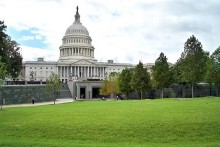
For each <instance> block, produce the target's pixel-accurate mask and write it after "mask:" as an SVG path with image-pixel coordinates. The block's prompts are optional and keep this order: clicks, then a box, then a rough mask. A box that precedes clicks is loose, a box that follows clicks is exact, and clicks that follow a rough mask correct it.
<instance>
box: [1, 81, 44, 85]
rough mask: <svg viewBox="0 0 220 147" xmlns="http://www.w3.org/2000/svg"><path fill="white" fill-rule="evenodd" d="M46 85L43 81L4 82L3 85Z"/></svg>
mask: <svg viewBox="0 0 220 147" xmlns="http://www.w3.org/2000/svg"><path fill="white" fill-rule="evenodd" d="M28 84H46V82H43V81H4V85H28Z"/></svg>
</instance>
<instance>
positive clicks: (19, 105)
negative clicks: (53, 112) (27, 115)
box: [2, 98, 74, 108]
mask: <svg viewBox="0 0 220 147" xmlns="http://www.w3.org/2000/svg"><path fill="white" fill-rule="evenodd" d="M73 101H74V100H73V98H63V99H57V100H56V104H63V103H69V102H73ZM52 104H54V102H53V101H50V102H39V103H35V104H13V105H3V106H2V108H10V107H29V106H42V105H52Z"/></svg>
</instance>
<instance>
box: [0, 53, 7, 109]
mask: <svg viewBox="0 0 220 147" xmlns="http://www.w3.org/2000/svg"><path fill="white" fill-rule="evenodd" d="M6 75H7V71H6V66H5V64H4V63H3V62H1V56H0V105H1V109H2V99H1V90H2V84H3V80H4V79H5V77H6Z"/></svg>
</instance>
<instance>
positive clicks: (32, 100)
mask: <svg viewBox="0 0 220 147" xmlns="http://www.w3.org/2000/svg"><path fill="white" fill-rule="evenodd" d="M31 102H32V104H34V103H35V98H34V96H33V95H32V96H31Z"/></svg>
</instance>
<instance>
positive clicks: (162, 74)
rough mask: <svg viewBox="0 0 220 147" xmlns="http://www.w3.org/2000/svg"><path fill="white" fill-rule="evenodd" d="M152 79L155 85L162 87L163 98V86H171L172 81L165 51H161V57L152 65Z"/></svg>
mask: <svg viewBox="0 0 220 147" xmlns="http://www.w3.org/2000/svg"><path fill="white" fill-rule="evenodd" d="M152 79H153V85H154V86H155V87H156V88H159V89H161V97H162V98H163V88H165V87H168V86H170V84H171V83H172V75H171V71H170V67H169V64H168V62H167V57H166V56H165V55H164V53H160V56H159V58H158V59H157V60H156V61H155V65H154V66H153V67H152Z"/></svg>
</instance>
